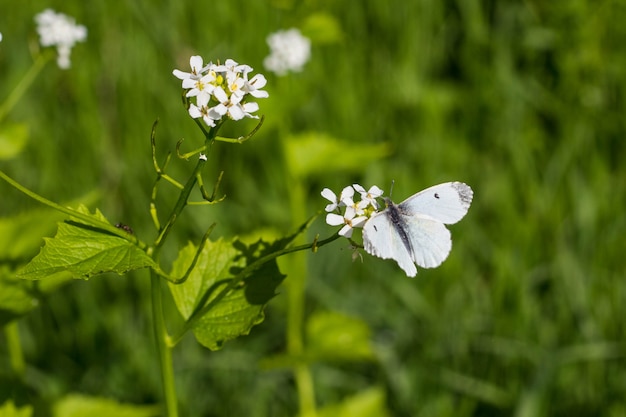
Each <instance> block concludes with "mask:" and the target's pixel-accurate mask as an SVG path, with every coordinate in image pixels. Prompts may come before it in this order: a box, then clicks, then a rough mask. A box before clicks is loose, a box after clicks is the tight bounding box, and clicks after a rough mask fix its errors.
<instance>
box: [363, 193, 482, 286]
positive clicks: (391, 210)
mask: <svg viewBox="0 0 626 417" xmlns="http://www.w3.org/2000/svg"><path fill="white" fill-rule="evenodd" d="M472 198H473V191H472V189H471V188H470V187H469V186H468V185H466V184H464V183H461V182H448V183H444V184H439V185H435V186H433V187H430V188H427V189H425V190H424V191H421V192H419V193H417V194H415V195H413V196H411V197H409V198H407V199H406V200H404V201H403V202H402V203H400V204H394V203H393V202H392V201H391V200H390V199H388V198H387V199H385V203H386V204H387V207H386V208H385V210H383V211H381V212H379V213H376V214H374V215H373V216H372V217H371V218H370V219H369V220H368V221H367V223H365V225H364V226H363V246H364V248H365V250H366V251H367V252H368V253H370V254H371V255H374V256H377V257H379V258H383V259H393V260H395V261H396V262H397V263H398V265H399V266H400V268H402V269H403V270H404V271H405V272H406V274H407V275H408V276H411V277H414V276H415V275H416V274H417V267H416V264H417V265H419V266H421V267H423V268H435V267H437V266H439V265H440V264H441V263H442V262H443V261H444V260H445V259H446V258H447V257H448V254H449V253H450V250H451V248H452V240H451V238H450V231H449V230H448V229H447V228H446V227H445V225H446V224H454V223H456V222H458V221H459V220H461V219H462V218H463V217H464V216H465V214H466V213H467V211H468V209H469V206H470V204H471V202H472Z"/></svg>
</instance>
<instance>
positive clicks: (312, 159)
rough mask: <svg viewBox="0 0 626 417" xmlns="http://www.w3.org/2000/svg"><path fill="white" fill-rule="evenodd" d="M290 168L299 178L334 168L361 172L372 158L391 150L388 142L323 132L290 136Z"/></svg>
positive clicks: (288, 148)
mask: <svg viewBox="0 0 626 417" xmlns="http://www.w3.org/2000/svg"><path fill="white" fill-rule="evenodd" d="M286 153H287V155H286V159H287V162H288V167H289V171H290V172H291V173H292V174H294V175H296V176H300V177H306V176H308V175H310V174H320V173H329V172H334V171H354V170H358V171H359V172H361V171H362V170H363V167H364V166H366V165H367V164H368V162H370V161H374V160H378V159H380V158H382V157H385V156H387V155H388V154H389V153H390V150H389V147H388V146H387V144H385V143H379V144H365V143H361V144H355V143H354V142H350V143H348V142H343V141H341V140H339V139H337V138H334V137H332V136H330V135H327V134H324V133H321V132H309V133H303V134H300V135H294V136H291V137H289V139H288V140H287V144H286Z"/></svg>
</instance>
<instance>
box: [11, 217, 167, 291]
mask: <svg viewBox="0 0 626 417" xmlns="http://www.w3.org/2000/svg"><path fill="white" fill-rule="evenodd" d="M78 212H79V213H83V214H89V210H88V209H87V208H86V207H84V206H81V207H79V209H78ZM89 215H90V216H92V217H93V219H94V220H96V221H97V222H103V223H108V224H110V223H109V222H108V221H107V219H106V218H105V217H104V216H103V215H102V213H100V211H99V210H96V213H95V214H93V215H91V214H89ZM111 226H112V225H111ZM146 267H153V268H155V269H156V268H158V266H157V265H156V264H155V263H154V261H153V260H152V258H150V257H149V256H148V255H147V254H146V253H145V252H144V251H142V250H141V249H139V248H138V247H137V245H135V244H134V243H133V242H131V241H129V240H126V239H123V238H121V237H119V236H115V235H110V234H108V232H106V231H104V230H101V229H98V228H96V227H94V226H92V225H91V224H85V223H81V222H80V221H77V220H74V219H70V220H68V221H66V222H64V223H59V229H58V231H57V234H56V235H55V237H54V238H52V239H50V238H46V245H45V246H44V247H43V248H42V250H41V252H40V253H39V255H37V256H36V257H35V258H33V260H32V261H31V262H30V263H29V264H28V265H26V266H25V267H24V268H23V269H22V270H20V271H19V275H18V276H19V277H21V278H24V279H31V280H37V279H44V278H47V277H49V276H52V275H54V274H56V273H57V272H61V271H69V272H70V273H71V274H73V276H74V277H76V278H85V279H87V278H90V277H92V276H93V275H98V274H103V273H105V272H116V273H118V274H120V275H122V274H124V273H126V272H128V271H132V270H134V269H140V268H146Z"/></svg>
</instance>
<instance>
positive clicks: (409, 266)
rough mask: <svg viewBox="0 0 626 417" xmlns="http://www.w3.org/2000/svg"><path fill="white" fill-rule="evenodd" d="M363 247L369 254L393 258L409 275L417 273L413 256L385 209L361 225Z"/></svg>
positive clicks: (412, 275)
mask: <svg viewBox="0 0 626 417" xmlns="http://www.w3.org/2000/svg"><path fill="white" fill-rule="evenodd" d="M363 247H364V248H365V251H366V252H367V253H369V254H370V255H373V256H376V257H378V258H382V259H393V260H395V261H396V262H397V263H398V265H399V266H400V268H402V269H403V270H404V272H406V274H407V275H408V276H410V277H414V276H415V275H416V274H417V268H416V267H415V263H414V262H413V257H412V256H411V253H410V252H409V250H408V249H407V247H406V245H405V244H404V243H403V241H402V238H401V237H400V235H399V234H398V232H397V230H396V228H395V226H394V224H393V222H392V221H391V219H390V218H389V216H388V213H387V210H383V211H381V212H380V213H377V214H375V215H373V216H372V217H371V218H370V219H369V220H368V221H367V222H366V223H365V225H364V226H363Z"/></svg>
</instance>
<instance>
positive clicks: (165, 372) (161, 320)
mask: <svg viewBox="0 0 626 417" xmlns="http://www.w3.org/2000/svg"><path fill="white" fill-rule="evenodd" d="M203 132H205V137H206V141H205V144H206V145H207V150H208V148H210V146H211V144H212V143H213V138H214V137H215V134H216V133H217V129H211V130H210V131H209V132H206V131H205V130H204V129H203ZM153 134H154V129H153ZM204 163H205V160H203V159H200V158H199V159H198V163H197V164H196V167H195V169H194V170H193V172H192V173H191V175H190V176H189V179H188V180H187V183H186V184H185V187H184V188H183V189H182V190H181V192H180V194H179V196H178V200H177V201H176V204H175V205H174V208H173V209H172V213H171V214H170V217H169V219H168V221H167V223H166V224H165V226H164V227H163V229H162V230H161V231H160V233H159V236H158V237H157V239H156V241H155V244H154V249H153V250H152V251H151V255H152V258H153V259H154V260H155V261H156V262H157V263H158V261H159V255H160V252H161V249H162V248H163V245H164V244H165V240H166V239H167V236H168V235H169V232H170V231H171V230H172V227H173V226H174V223H175V222H176V219H178V217H179V216H180V214H181V213H182V211H183V209H184V208H185V206H186V205H187V201H188V199H189V195H190V194H191V190H192V189H193V187H194V186H195V185H196V182H197V174H198V173H199V172H200V171H201V169H202V167H203V166H204ZM150 284H151V296H152V320H153V326H154V337H155V339H156V344H157V351H158V354H159V366H160V368H161V382H162V384H163V395H164V397H165V406H166V409H167V416H168V417H178V399H177V396H176V384H175V381H174V364H173V361H172V347H173V344H172V343H171V340H170V336H169V334H168V332H167V326H166V325H165V317H164V315H163V293H162V289H161V279H160V278H159V276H158V275H157V273H156V272H155V271H153V270H152V271H151V272H150Z"/></svg>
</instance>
